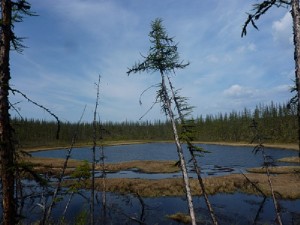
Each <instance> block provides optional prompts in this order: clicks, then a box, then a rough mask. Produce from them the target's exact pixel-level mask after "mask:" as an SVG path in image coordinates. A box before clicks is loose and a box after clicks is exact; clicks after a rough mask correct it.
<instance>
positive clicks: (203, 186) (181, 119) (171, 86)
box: [167, 76, 218, 225]
mask: <svg viewBox="0 0 300 225" xmlns="http://www.w3.org/2000/svg"><path fill="white" fill-rule="evenodd" d="M167 78H168V81H169V86H170V88H171V92H172V97H173V99H174V102H175V105H176V108H177V111H178V114H179V118H180V121H181V123H184V116H183V114H182V112H181V110H180V106H179V103H178V101H177V98H176V96H175V92H174V87H173V85H172V82H171V80H170V77H169V76H167ZM188 144H189V143H188ZM188 147H189V148H190V147H191V146H188ZM190 154H191V157H192V161H193V165H194V169H195V171H196V174H197V177H198V181H199V185H200V188H201V190H202V194H203V196H204V199H205V203H206V206H207V208H208V210H209V213H210V217H211V220H212V222H213V224H215V225H218V221H217V218H216V216H215V213H214V210H213V208H212V206H211V204H210V201H209V199H208V195H207V193H206V190H205V185H204V182H203V179H202V177H201V171H200V168H199V167H198V164H197V160H196V157H195V154H194V152H193V150H192V149H191V148H190Z"/></svg>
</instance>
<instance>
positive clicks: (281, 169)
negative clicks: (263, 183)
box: [247, 166, 300, 174]
mask: <svg viewBox="0 0 300 225" xmlns="http://www.w3.org/2000/svg"><path fill="white" fill-rule="evenodd" d="M247 171H248V172H250V173H265V172H266V169H265V168H264V167H256V168H248V169H247ZM269 172H270V173H271V174H286V173H287V174H289V173H300V166H276V167H270V168H269Z"/></svg>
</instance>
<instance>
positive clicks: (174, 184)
mask: <svg viewBox="0 0 300 225" xmlns="http://www.w3.org/2000/svg"><path fill="white" fill-rule="evenodd" d="M247 177H248V178H249V179H250V180H251V181H252V182H253V183H255V184H256V185H257V186H258V187H259V188H260V189H261V190H262V191H263V193H265V194H266V195H268V196H270V194H271V192H270V188H269V185H268V180H267V176H266V175H265V174H247ZM271 179H272V182H273V186H274V190H275V191H276V192H278V193H279V194H280V196H281V198H284V199H298V198H300V189H299V187H298V186H299V183H300V176H299V174H280V175H274V176H272V178H271ZM70 183H72V181H68V184H70ZM204 184H205V187H206V191H207V193H208V194H211V195H212V194H216V193H234V192H237V191H240V192H244V193H249V194H259V193H257V191H256V190H255V189H254V188H253V186H252V184H251V183H249V182H248V181H247V180H246V179H245V177H244V176H243V175H241V174H232V175H227V176H222V177H209V178H206V179H204ZM287 184H288V185H287ZM85 188H86V187H85ZM96 189H97V190H99V191H102V179H96ZM191 190H192V193H193V195H201V191H200V188H199V184H198V180H196V179H191ZM106 191H109V192H116V193H120V194H129V193H138V194H139V195H140V196H143V197H160V196H183V195H184V188H183V183H182V179H179V178H170V179H161V180H147V179H127V178H111V179H106Z"/></svg>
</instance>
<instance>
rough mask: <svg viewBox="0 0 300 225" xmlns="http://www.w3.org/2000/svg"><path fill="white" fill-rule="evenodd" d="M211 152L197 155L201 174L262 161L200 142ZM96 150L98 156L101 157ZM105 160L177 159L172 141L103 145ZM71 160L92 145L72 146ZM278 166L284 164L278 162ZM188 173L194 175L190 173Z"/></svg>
mask: <svg viewBox="0 0 300 225" xmlns="http://www.w3.org/2000/svg"><path fill="white" fill-rule="evenodd" d="M200 146H201V147H203V148H204V149H205V150H207V151H209V152H210V153H205V154H204V155H203V157H198V158H197V160H198V163H199V165H200V166H201V170H202V173H203V176H208V175H210V176H211V175H225V174H230V173H240V171H243V172H244V171H245V169H246V168H251V167H259V166H261V165H262V163H263V158H262V155H261V153H257V154H253V153H252V150H253V148H252V147H241V146H223V145H203V144H202V145H200ZM183 147H184V153H185V158H186V159H189V158H190V157H189V153H188V151H187V149H186V146H183ZM99 152H100V151H98V152H97V158H99V156H100V153H99ZM104 152H105V157H106V158H105V162H106V163H117V162H125V161H133V160H178V155H177V151H176V147H175V144H171V143H150V144H135V145H121V146H109V147H105V148H104ZM266 153H267V154H268V155H270V156H272V158H273V159H274V160H277V159H280V158H283V157H290V156H297V154H298V153H297V151H293V150H283V149H274V148H266ZM66 154H67V150H66V149H61V150H50V151H40V152H34V153H32V155H33V156H39V157H53V158H65V156H66ZM71 158H73V159H78V160H88V161H91V159H92V154H91V148H74V149H73V150H72V156H71ZM277 165H287V163H277ZM108 176H109V177H127V178H146V179H162V178H168V177H177V176H180V173H173V174H140V173H136V172H134V171H121V172H118V173H111V174H108ZM191 176H195V175H194V174H191Z"/></svg>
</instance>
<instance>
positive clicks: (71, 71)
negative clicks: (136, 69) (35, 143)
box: [10, 0, 294, 122]
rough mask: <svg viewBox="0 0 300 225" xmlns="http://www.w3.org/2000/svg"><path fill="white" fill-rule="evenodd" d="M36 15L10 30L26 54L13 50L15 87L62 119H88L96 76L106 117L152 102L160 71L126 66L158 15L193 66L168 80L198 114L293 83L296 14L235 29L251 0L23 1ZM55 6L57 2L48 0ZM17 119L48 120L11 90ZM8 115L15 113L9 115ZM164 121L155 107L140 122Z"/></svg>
mask: <svg viewBox="0 0 300 225" xmlns="http://www.w3.org/2000/svg"><path fill="white" fill-rule="evenodd" d="M28 1H29V2H30V3H31V5H32V11H34V12H36V13H37V14H38V15H39V16H38V17H30V18H25V20H24V22H23V23H18V24H16V26H15V32H16V34H17V35H18V36H21V37H26V39H25V41H24V44H25V45H26V46H27V47H28V48H26V49H25V50H24V52H23V53H22V54H18V53H16V52H12V55H11V75H12V79H11V85H13V88H16V89H18V90H20V91H22V92H23V93H25V94H26V95H27V96H28V97H30V98H31V99H32V100H34V101H36V102H38V103H39V104H42V105H43V106H45V107H47V108H49V109H50V110H51V111H52V112H53V113H55V114H56V115H57V116H58V117H59V118H60V119H61V120H62V121H65V122H66V121H70V122H76V121H78V120H79V118H80V116H81V114H82V112H83V110H84V108H85V106H86V111H85V113H84V117H83V119H84V120H85V121H91V120H92V118H93V111H94V107H95V101H96V86H95V83H96V82H97V81H98V76H99V75H101V84H100V102H99V103H100V105H99V110H98V112H99V115H100V118H101V120H102V121H118V122H120V121H125V120H129V121H137V120H138V119H139V118H140V117H141V116H142V115H143V114H144V113H145V112H146V111H147V110H148V109H149V108H150V107H151V105H152V103H153V102H154V100H155V92H156V90H155V89H150V90H149V91H147V92H146V93H145V94H144V95H143V98H142V102H143V104H142V105H139V96H140V94H141V93H142V92H143V91H144V90H145V89H147V88H148V87H150V86H151V85H154V84H157V83H158V82H160V77H159V74H156V73H152V74H147V73H141V74H133V75H130V76H127V74H126V72H127V70H128V68H129V67H131V66H133V65H134V63H135V62H137V61H139V60H141V54H143V55H146V54H147V53H148V50H149V46H150V43H149V37H148V34H149V31H150V24H151V21H153V20H154V19H155V18H158V17H159V18H162V19H163V25H164V27H165V28H166V30H167V32H168V34H169V36H171V37H174V40H175V42H178V52H179V54H180V57H181V59H182V60H184V61H185V62H190V65H189V66H188V67H187V68H185V69H184V70H181V71H177V72H176V75H175V76H173V77H172V79H173V82H174V86H175V87H176V88H180V89H181V95H182V96H185V97H188V98H189V103H190V105H193V106H195V107H196V108H195V109H194V112H193V115H194V116H195V117H197V116H200V115H206V114H217V113H219V112H222V113H224V112H231V111H232V110H237V111H239V110H243V108H244V107H247V108H249V109H251V108H253V107H254V106H255V105H257V104H259V103H262V104H268V103H270V102H271V101H274V102H276V103H284V102H286V101H287V100H288V99H289V98H290V97H291V94H290V91H289V89H290V86H291V85H292V84H293V79H294V61H293V45H292V19H291V16H290V14H289V9H286V8H274V9H272V10H270V12H269V13H268V14H266V15H265V16H263V17H262V18H261V19H260V21H259V22H258V23H257V25H258V27H259V31H257V30H255V29H254V28H252V27H249V29H248V34H247V36H246V37H243V38H241V30H242V26H243V24H244V21H245V19H246V18H247V14H246V12H249V11H250V10H251V9H252V4H254V3H257V1H256V0H252V1H241V0H226V1H221V0H203V1H199V0H189V1H185V0H163V1H162V0H151V1H150V0H148V1H147V0H72V1H70V0H55V1H53V0H43V1H41V0H28ZM54 2H55V3H54ZM10 101H11V103H12V104H15V103H17V104H16V107H17V108H18V109H19V111H20V113H21V115H22V116H23V117H27V118H36V119H45V120H49V119H51V117H50V116H49V115H48V114H47V113H46V112H45V111H44V110H40V109H39V108H37V107H35V106H34V105H32V104H30V103H28V102H27V101H26V100H24V99H22V98H21V97H20V96H19V95H17V94H16V95H15V96H13V95H11V99H10ZM11 114H12V115H13V116H14V115H16V113H15V112H13V111H12V112H11ZM155 119H164V115H163V114H162V113H161V112H160V107H159V106H156V107H154V108H153V110H152V111H150V112H149V113H148V114H147V115H146V116H145V117H144V118H143V120H155Z"/></svg>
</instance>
